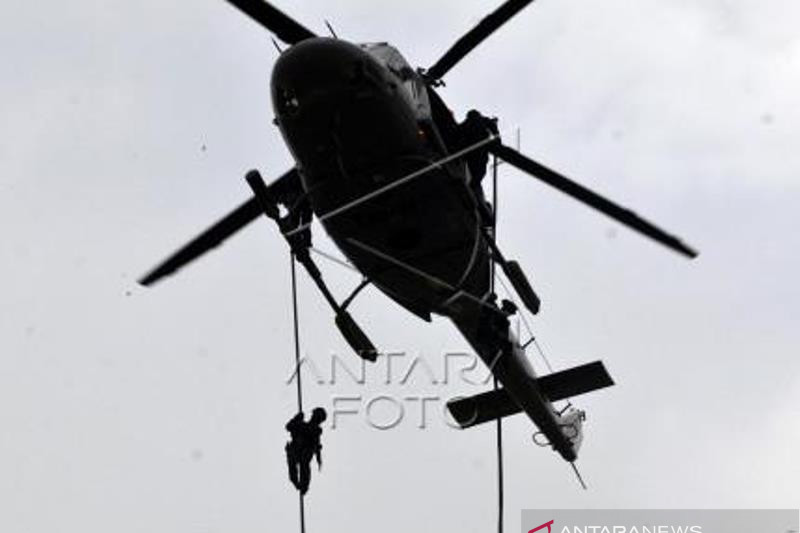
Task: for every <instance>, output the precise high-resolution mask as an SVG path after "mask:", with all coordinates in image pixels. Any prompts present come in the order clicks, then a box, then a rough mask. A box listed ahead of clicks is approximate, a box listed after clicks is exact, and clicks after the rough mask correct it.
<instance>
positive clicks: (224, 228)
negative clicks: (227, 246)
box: [139, 198, 262, 287]
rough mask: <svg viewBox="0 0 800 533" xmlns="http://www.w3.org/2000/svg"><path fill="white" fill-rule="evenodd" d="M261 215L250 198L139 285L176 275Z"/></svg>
mask: <svg viewBox="0 0 800 533" xmlns="http://www.w3.org/2000/svg"><path fill="white" fill-rule="evenodd" d="M261 214H262V211H261V207H260V206H259V204H258V202H257V201H256V199H255V198H250V199H249V200H247V201H246V202H245V203H243V204H242V205H240V206H239V207H237V208H236V209H234V210H233V211H231V212H230V213H228V214H227V215H226V216H225V217H223V218H222V219H220V220H219V222H217V223H216V224H214V225H213V226H211V227H210V228H208V229H207V230H205V231H204V232H203V233H201V234H200V235H198V236H197V237H195V238H194V239H192V240H191V241H189V243H188V244H186V245H185V246H183V247H182V248H180V249H179V250H178V251H177V252H175V253H174V254H172V255H171V256H169V257H168V258H167V259H165V260H164V262H163V263H161V264H160V265H158V266H157V267H155V268H154V269H153V270H151V271H150V272H149V273H148V274H147V275H145V276H144V277H143V278H142V279H140V280H139V283H141V284H142V285H144V286H145V287H148V286H150V285H153V284H154V283H155V282H157V281H159V280H160V279H161V278H164V277H166V276H169V275H170V274H173V273H175V272H176V271H177V270H178V269H180V268H181V267H184V266H186V265H187V264H188V263H190V262H192V261H194V260H195V259H197V258H198V257H200V256H201V255H203V254H204V253H206V252H208V251H209V250H212V249H213V248H216V247H217V246H219V245H220V244H222V241H224V240H225V239H227V238H228V237H230V236H231V235H233V234H234V233H236V232H237V231H239V230H240V229H242V228H243V227H245V226H246V225H247V224H249V223H250V222H252V221H254V220H255V219H257V218H258V217H259V216H260V215H261Z"/></svg>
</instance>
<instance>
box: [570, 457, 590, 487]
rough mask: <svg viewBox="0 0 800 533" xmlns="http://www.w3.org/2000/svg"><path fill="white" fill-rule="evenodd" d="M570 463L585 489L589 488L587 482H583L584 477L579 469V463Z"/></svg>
mask: <svg viewBox="0 0 800 533" xmlns="http://www.w3.org/2000/svg"><path fill="white" fill-rule="evenodd" d="M569 465H570V466H571V467H572V470H573V471H574V472H575V476H577V478H578V482H579V483H580V484H581V487H583V490H589V488H588V487H587V486H586V483H584V482H583V477H582V476H581V473H580V471H579V470H578V465H576V464H575V463H570V464H569Z"/></svg>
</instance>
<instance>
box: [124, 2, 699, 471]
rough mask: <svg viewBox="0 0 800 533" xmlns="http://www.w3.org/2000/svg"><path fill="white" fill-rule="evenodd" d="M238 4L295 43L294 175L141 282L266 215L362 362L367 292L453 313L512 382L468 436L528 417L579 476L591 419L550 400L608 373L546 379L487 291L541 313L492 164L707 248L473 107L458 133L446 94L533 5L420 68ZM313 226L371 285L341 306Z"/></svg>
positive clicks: (284, 80)
mask: <svg viewBox="0 0 800 533" xmlns="http://www.w3.org/2000/svg"><path fill="white" fill-rule="evenodd" d="M227 1H228V3H230V4H232V5H233V6H234V7H236V8H238V9H239V10H240V11H242V12H243V13H244V14H246V15H247V16H249V17H250V18H251V19H253V20H254V21H255V22H257V23H258V24H260V25H261V26H263V27H264V28H265V29H267V30H268V31H270V32H271V33H272V34H273V35H274V36H275V37H277V38H278V39H280V40H281V41H283V42H284V43H286V44H287V45H288V47H287V48H285V49H280V47H279V51H280V55H279V57H278V59H277V61H276V63H275V65H274V67H273V69H272V75H271V82H270V91H271V99H272V106H273V110H274V113H275V120H274V122H275V124H276V125H277V127H278V128H279V130H280V132H281V135H282V137H283V140H284V141H285V144H286V146H287V147H288V149H289V151H290V152H291V154H292V157H293V159H294V161H295V166H294V168H291V169H289V170H288V171H286V172H284V173H283V174H281V175H280V176H279V177H277V178H276V179H274V180H273V181H271V182H270V183H269V184H267V183H266V182H265V181H264V179H263V178H262V177H261V174H260V173H259V172H258V171H255V170H253V171H250V172H248V173H247V175H246V181H247V183H248V185H249V186H250V189H251V191H252V195H251V196H250V198H249V199H247V200H246V201H245V202H244V203H243V204H241V205H240V206H238V207H237V208H236V209H234V210H233V211H231V212H230V213H229V214H228V215H227V216H225V217H223V218H222V219H221V220H219V221H218V222H217V223H215V224H214V225H212V226H211V227H210V228H208V229H207V230H206V231H204V232H202V233H201V234H200V235H199V236H197V237H196V238H194V239H193V240H191V241H190V242H189V243H188V244H186V245H185V246H183V247H182V248H180V249H179V250H178V251H177V252H175V253H174V254H172V255H171V256H170V257H168V258H167V259H166V260H165V261H163V262H162V263H161V264H159V265H158V266H157V267H156V268H154V269H153V270H152V271H150V272H149V273H148V274H147V275H145V276H144V277H143V278H142V279H141V280H140V283H141V284H143V285H145V286H150V285H153V284H154V283H156V282H157V281H159V280H160V279H162V278H164V277H165V276H168V275H170V274H172V273H174V272H175V271H177V270H178V269H180V268H181V267H183V266H185V265H186V264H188V263H189V262H191V261H193V260H194V259H196V258H198V257H199V256H201V255H203V254H204V253H206V252H208V251H209V250H211V249H212V248H214V247H216V246H218V245H219V244H220V243H222V241H224V240H225V239H227V238H228V237H230V236H231V235H233V234H234V233H236V232H237V231H238V230H240V229H242V228H243V227H245V226H246V225H248V224H249V223H251V222H253V221H254V220H256V219H258V218H260V217H261V216H262V215H266V216H267V217H268V218H269V219H271V220H273V221H274V222H275V223H276V224H277V226H278V228H279V230H280V232H281V233H282V235H283V236H284V237H285V238H286V240H287V242H288V244H289V246H290V248H291V252H292V254H293V257H294V258H295V259H296V260H297V261H298V262H299V263H300V264H301V265H302V266H303V267H304V268H305V270H306V272H307V273H308V274H309V275H310V277H311V279H312V280H313V281H314V283H315V284H316V286H317V287H318V288H319V290H320V292H321V293H322V295H323V296H324V298H325V299H326V301H327V302H328V304H329V305H330V307H331V308H332V310H333V312H334V315H335V324H336V326H337V327H338V329H339V330H340V331H341V333H342V335H343V337H344V338H345V340H346V341H347V343H348V344H349V345H350V346H351V347H352V348H353V350H354V351H355V352H356V354H357V355H358V356H360V357H361V358H363V359H365V360H368V361H374V360H375V359H376V357H377V356H378V353H379V352H378V350H376V348H375V345H374V344H373V343H372V341H371V340H370V339H369V337H368V336H367V335H366V334H365V333H364V331H363V330H362V329H361V327H360V326H359V325H358V324H357V323H356V321H355V320H354V319H353V317H352V316H351V315H350V313H349V312H348V310H347V309H348V306H349V304H350V303H351V302H352V301H353V299H354V298H355V297H356V296H357V295H358V293H359V292H360V291H361V290H362V289H363V288H364V287H366V286H367V285H372V286H374V287H376V288H377V289H379V290H380V291H382V292H383V293H384V294H385V295H386V296H388V297H389V298H390V299H391V300H393V301H394V302H396V303H397V304H399V305H400V306H401V307H402V308H404V309H406V310H407V311H408V312H410V313H412V314H414V315H416V316H417V317H419V318H421V319H422V320H424V321H427V322H430V321H431V317H432V315H439V316H443V317H446V318H447V319H449V320H451V321H452V322H453V324H454V325H455V327H456V328H457V329H458V330H459V332H460V333H461V335H463V337H464V338H465V339H466V340H467V341H468V343H469V344H470V345H471V347H472V348H473V349H474V350H475V352H476V353H477V354H478V356H479V357H480V358H481V359H482V360H483V361H484V363H485V364H486V365H487V367H488V368H489V369H490V370H491V372H492V374H493V375H494V377H495V378H496V380H497V382H498V383H499V384H500V385H501V386H500V387H499V388H495V390H491V391H488V392H485V393H481V394H478V395H475V396H472V397H469V398H461V399H456V400H453V401H451V402H449V403H448V408H449V410H450V413H451V415H452V416H453V418H454V419H455V420H456V421H457V422H458V424H459V425H460V426H461V427H462V428H467V427H473V426H476V425H479V424H482V423H485V422H489V421H492V420H496V419H499V418H503V417H507V416H510V415H513V414H516V413H523V412H524V413H525V414H526V415H527V416H528V417H529V418H530V419H531V421H532V422H533V423H534V424H535V426H536V427H537V428H538V434H539V435H541V436H543V437H544V439H545V442H544V445H546V446H550V447H552V449H554V450H555V451H556V452H557V453H558V454H559V455H560V456H561V457H562V458H563V459H564V460H565V461H567V462H569V463H572V465H573V468H574V462H575V461H576V459H577V456H578V450H579V448H580V446H581V443H582V441H583V432H582V422H583V419H584V416H585V415H584V413H583V412H582V411H578V410H575V409H570V410H568V411H567V410H562V411H558V410H557V409H556V408H555V407H554V402H557V401H559V400H563V399H568V398H571V397H574V396H576V395H580V394H584V393H588V392H591V391H595V390H598V389H602V388H605V387H609V386H611V385H613V384H614V382H613V380H612V379H611V377H610V375H609V373H608V372H607V370H606V368H605V366H604V365H603V363H602V362H600V361H595V362H592V363H589V364H585V365H581V366H578V367H573V368H570V369H567V370H563V371H559V372H553V373H550V374H548V375H543V376H537V374H536V373H535V372H534V370H533V368H532V366H531V364H530V363H529V361H528V359H527V357H526V355H525V349H524V346H523V344H522V343H521V341H520V339H519V338H517V336H516V335H515V334H514V333H513V332H512V331H511V328H509V317H510V316H511V315H513V314H514V312H515V311H516V309H515V306H514V305H513V304H510V302H503V303H502V304H501V305H498V303H497V301H496V295H495V294H494V291H493V283H492V281H491V279H492V275H493V272H494V268H495V267H499V268H500V269H501V270H502V271H503V273H504V274H505V276H506V278H507V279H508V280H509V282H510V284H511V286H512V288H513V290H514V292H515V293H516V294H517V295H518V296H519V301H521V302H522V305H523V306H524V307H525V308H526V309H527V310H528V311H529V312H530V313H532V314H536V313H538V312H539V308H540V300H539V297H538V295H537V294H536V292H535V291H534V289H533V287H532V285H531V283H530V281H529V280H528V278H527V276H526V275H525V272H524V270H523V269H522V267H521V266H520V265H519V263H518V262H517V261H514V260H512V259H508V258H507V257H506V256H505V254H504V253H503V252H502V251H501V250H500V248H499V246H498V245H497V243H496V242H495V239H494V222H495V214H494V208H493V206H492V205H491V204H490V203H489V202H487V200H486V198H485V196H484V193H483V189H482V187H481V179H482V178H483V175H484V174H485V172H486V166H487V161H488V158H489V156H493V157H495V158H497V160H499V161H502V162H505V163H508V164H509V165H511V166H513V167H516V168H517V169H519V170H521V171H522V172H524V173H526V174H529V175H530V176H532V177H534V178H537V179H539V180H540V181H543V182H544V183H546V184H547V185H549V186H551V187H553V188H555V189H556V190H559V191H561V192H562V193H565V194H567V195H568V196H570V197H572V198H574V199H576V200H578V201H579V202H582V203H584V204H586V205H588V206H589V207H592V208H594V209H596V210H598V211H600V212H601V213H603V214H605V215H607V216H609V217H611V218H612V219H614V220H616V221H617V222H619V223H621V224H623V225H625V226H627V227H629V228H631V229H632V230H634V231H637V232H639V233H640V234H642V235H644V236H646V237H649V238H650V239H652V240H654V241H656V242H658V243H660V244H662V245H664V246H666V247H668V248H670V249H672V250H674V251H676V252H678V253H680V254H682V255H684V256H686V257H688V258H694V257H696V256H697V252H696V251H695V250H693V249H692V248H690V247H689V246H687V245H686V244H684V243H683V242H682V241H681V240H680V239H678V238H677V237H675V236H673V235H671V234H669V233H667V232H666V231H664V230H662V229H660V228H658V227H657V226H655V225H653V224H652V223H650V222H648V221H647V220H645V219H643V218H641V217H640V216H638V215H637V214H636V213H634V212H633V211H631V210H630V209H627V208H625V207H623V206H621V205H619V204H617V203H615V202H612V201H611V200H608V199H607V198H604V197H603V196H601V195H599V194H597V193H595V192H593V191H591V190H590V189H588V188H586V187H584V186H583V185H580V184H579V183H577V182H575V181H573V180H571V179H569V178H567V177H566V176H563V175H562V174H560V173H558V172H556V171H554V170H552V169H550V168H548V167H546V166H544V165H542V164H541V163H538V162H537V161H535V160H533V159H531V158H529V157H527V156H525V155H523V154H522V153H520V152H519V151H518V150H516V149H514V148H511V147H509V146H507V145H505V144H503V143H502V140H501V138H500V136H499V134H498V130H497V126H496V120H495V119H491V118H488V117H485V116H483V115H482V114H480V113H479V112H478V111H474V110H473V111H470V112H469V113H468V115H467V119H465V121H464V122H462V123H458V122H457V121H456V120H455V118H454V117H453V114H452V113H451V112H450V110H449V109H448V107H447V106H446V104H445V102H444V100H443V99H442V97H441V96H440V95H439V94H438V92H437V88H438V87H439V86H441V85H442V84H443V81H442V80H443V78H444V76H445V75H446V74H447V73H448V72H449V71H450V70H451V69H452V68H453V67H455V66H456V65H457V64H458V63H459V62H460V61H461V60H462V59H463V58H464V57H466V56H467V55H468V54H469V53H470V52H471V51H472V50H473V49H474V48H475V47H477V46H478V45H479V44H480V43H481V42H482V41H484V40H485V39H486V38H487V37H489V36H490V35H491V34H493V33H494V32H495V31H496V30H497V29H499V28H500V27H501V26H502V25H503V24H504V23H505V22H507V21H508V20H510V19H511V18H512V17H514V16H515V15H516V14H518V13H519V12H520V11H521V10H522V9H523V8H525V7H526V6H527V5H529V4H530V3H532V1H533V0H507V1H506V2H505V3H503V4H502V5H501V6H500V7H499V8H497V9H496V10H495V11H493V12H492V13H490V14H489V15H488V16H486V17H485V18H483V19H482V20H481V21H480V22H479V23H478V24H477V25H476V26H475V27H473V28H472V29H471V30H469V31H468V32H467V33H465V34H464V35H463V36H462V37H461V38H460V39H458V40H457V41H456V42H455V43H454V44H453V45H452V46H451V47H450V48H449V49H448V50H447V51H446V52H445V53H444V54H443V55H442V56H441V58H440V59H439V60H438V61H436V62H435V63H434V64H433V65H432V66H430V67H429V68H425V69H423V68H417V69H415V68H413V67H412V66H411V65H410V64H409V63H408V61H407V60H406V59H405V58H404V57H403V55H402V54H401V53H400V52H399V51H398V50H397V48H395V47H394V46H392V45H390V44H388V43H381V42H377V43H351V42H349V41H347V40H344V39H341V38H339V37H338V36H336V35H335V33H334V32H333V30H332V29H331V33H333V36H332V37H323V36H318V35H316V34H314V33H313V32H312V31H310V30H309V29H307V28H306V27H305V26H303V25H301V24H300V23H299V22H297V21H296V20H294V19H292V18H291V17H289V16H288V15H287V14H285V13H284V12H282V11H280V10H279V9H277V8H276V7H274V6H273V5H271V4H269V3H267V2H264V1H262V0H227ZM273 42H274V41H273ZM275 44H276V47H277V46H278V45H277V43H275ZM314 217H316V219H317V220H318V221H319V222H320V223H321V224H322V226H323V227H324V229H325V231H326V232H327V234H328V235H329V236H330V238H331V239H332V240H333V241H334V243H335V244H336V245H337V247H338V248H339V249H340V251H341V252H342V253H343V254H344V255H345V256H346V257H347V259H348V260H349V262H350V263H351V265H353V266H354V267H355V268H356V269H357V270H358V271H359V272H360V273H361V274H362V276H363V281H362V282H361V283H360V284H359V285H358V286H357V287H355V289H354V290H353V291H352V293H351V294H350V295H349V296H348V297H347V298H346V299H344V300H343V301H339V300H337V299H336V298H335V297H334V295H333V293H332V292H331V290H330V289H329V288H328V286H327V284H326V283H325V281H324V279H323V277H322V273H321V271H320V269H319V268H318V267H317V265H316V263H315V261H314V259H313V257H312V256H311V255H310V253H309V249H310V248H311V225H312V221H313V219H314ZM507 304H508V305H507ZM534 440H535V439H534Z"/></svg>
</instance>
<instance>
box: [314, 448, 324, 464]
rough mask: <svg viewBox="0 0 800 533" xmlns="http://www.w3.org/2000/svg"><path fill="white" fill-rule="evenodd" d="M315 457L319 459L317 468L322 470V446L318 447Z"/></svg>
mask: <svg viewBox="0 0 800 533" xmlns="http://www.w3.org/2000/svg"><path fill="white" fill-rule="evenodd" d="M314 455H315V456H316V457H317V468H319V469H320V470H322V444H320V445H319V446H317V449H316V451H315V452H314Z"/></svg>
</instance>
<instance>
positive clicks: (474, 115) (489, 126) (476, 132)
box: [456, 109, 498, 226]
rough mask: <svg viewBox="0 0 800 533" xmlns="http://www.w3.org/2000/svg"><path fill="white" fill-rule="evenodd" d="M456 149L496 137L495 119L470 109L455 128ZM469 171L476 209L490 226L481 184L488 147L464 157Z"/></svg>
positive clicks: (481, 147)
mask: <svg viewBox="0 0 800 533" xmlns="http://www.w3.org/2000/svg"><path fill="white" fill-rule="evenodd" d="M456 131H457V137H458V149H459V150H463V149H465V148H469V147H470V146H473V145H475V144H477V143H479V142H481V141H484V140H486V139H487V138H488V137H489V136H490V135H498V130H497V119H494V118H489V117H486V116H484V115H482V114H481V113H480V112H478V111H476V110H474V109H471V110H470V111H469V112H467V116H466V118H464V121H463V122H461V123H460V124H458V127H457V130H456ZM464 159H465V160H466V163H467V168H468V169H469V174H470V181H469V187H470V189H471V190H472V192H473V194H474V195H475V199H476V200H477V202H478V207H479V209H480V211H481V214H482V215H483V217H484V219H485V222H486V225H487V226H488V225H491V220H492V217H493V215H492V214H491V208H490V207H489V205H488V204H487V203H486V198H485V196H484V194H483V188H482V187H481V182H482V181H483V178H484V177H486V167H487V165H488V164H489V145H488V144H484V145H483V146H480V147H478V148H475V149H474V150H472V151H471V152H469V153H468V154H466V155H465V156H464Z"/></svg>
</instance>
